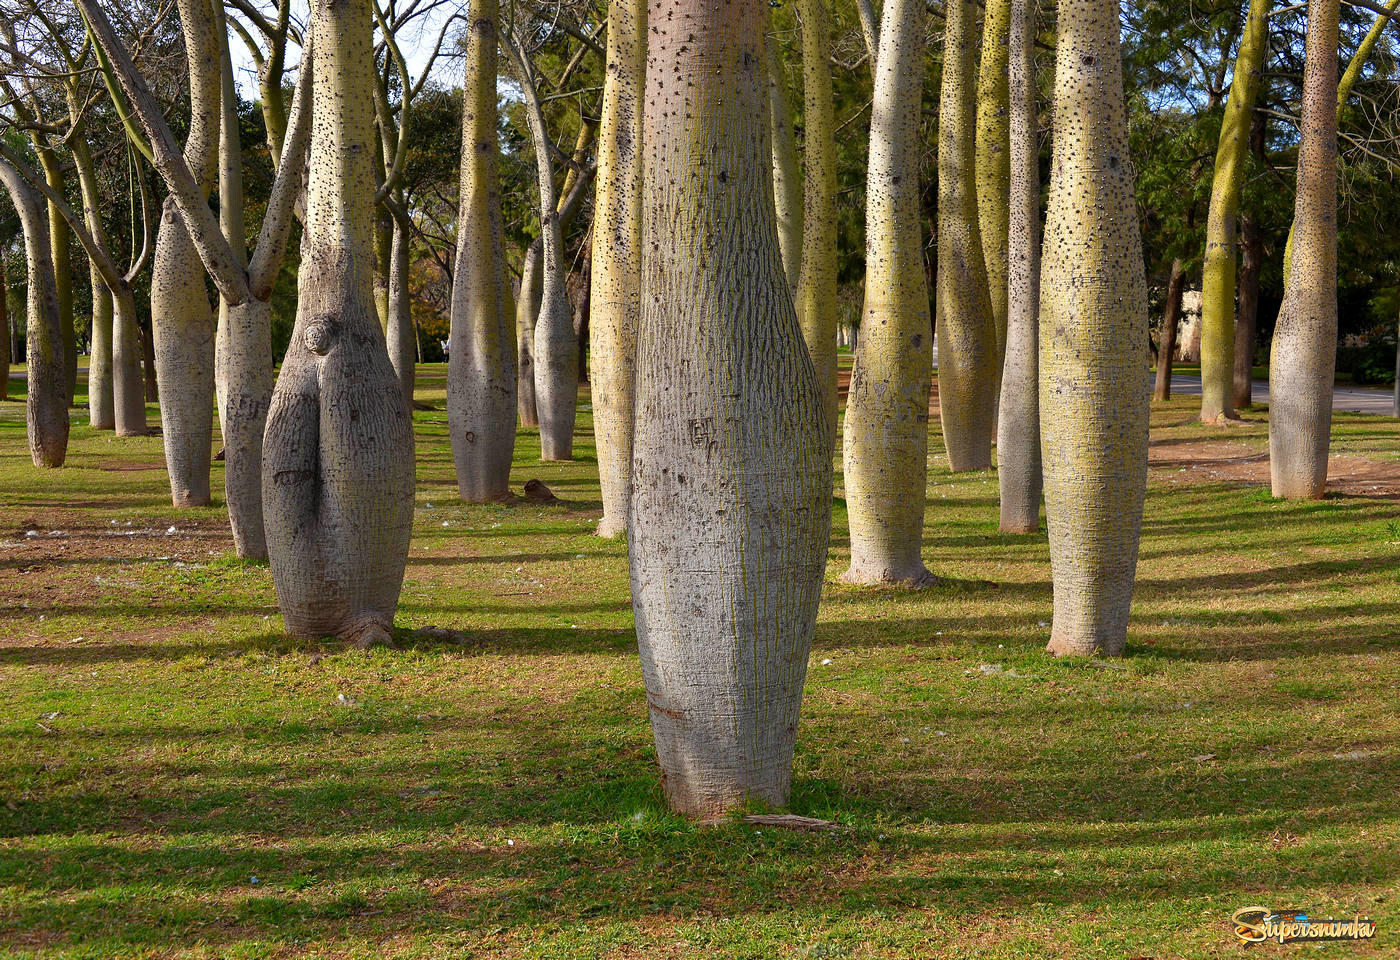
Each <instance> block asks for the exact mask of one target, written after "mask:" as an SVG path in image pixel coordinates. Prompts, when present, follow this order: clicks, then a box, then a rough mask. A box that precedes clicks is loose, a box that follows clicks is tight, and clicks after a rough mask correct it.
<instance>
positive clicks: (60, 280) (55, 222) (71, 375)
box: [33, 135, 145, 432]
mask: <svg viewBox="0 0 1400 960" xmlns="http://www.w3.org/2000/svg"><path fill="white" fill-rule="evenodd" d="M33 140H34V146H35V153H37V154H38V155H39V164H40V166H41V167H42V168H43V171H44V180H45V181H46V182H47V183H48V185H49V186H50V187H52V188H53V189H54V191H55V192H57V193H58V195H59V196H64V195H66V194H67V192H68V190H67V184H66V182H65V178H64V176H63V164H61V163H60V162H59V159H58V154H57V153H55V152H54V151H53V150H52V149H51V148H50V147H49V146H48V144H47V142H46V141H45V140H44V138H42V137H40V136H38V135H36V136H35V137H34V138H33ZM48 217H49V247H50V250H51V252H52V256H53V277H54V291H55V292H56V293H57V295H58V328H59V335H60V337H61V339H62V340H63V383H64V388H63V389H64V395H65V402H67V404H68V405H69V406H70V407H71V406H72V405H73V398H74V396H75V395H76V392H77V388H78V338H77V330H76V328H75V327H74V325H73V257H72V253H71V248H72V246H73V232H72V231H71V230H70V229H69V228H68V221H66V220H64V219H63V215H62V214H61V213H59V211H58V207H57V206H55V205H54V204H53V203H52V202H50V203H49V204H48ZM143 426H144V424H143ZM142 432H145V431H144V429H143V430H142Z"/></svg>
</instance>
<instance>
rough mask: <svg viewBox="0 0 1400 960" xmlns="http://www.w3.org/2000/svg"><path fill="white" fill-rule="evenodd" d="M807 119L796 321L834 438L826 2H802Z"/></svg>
mask: <svg viewBox="0 0 1400 960" xmlns="http://www.w3.org/2000/svg"><path fill="white" fill-rule="evenodd" d="M798 13H799V14H800V15H801V20H802V93H803V104H804V105H803V114H804V116H803V121H804V127H805V131H806V135H805V139H804V154H803V156H804V159H805V161H806V174H807V177H806V183H805V185H804V186H805V190H804V193H803V216H802V269H801V275H800V277H799V278H798V284H797V320H798V322H799V323H800V324H801V325H802V337H803V339H804V340H806V341H807V352H808V353H809V354H811V357H812V366H813V367H815V368H816V371H817V386H818V387H820V388H821V391H822V407H823V408H824V409H825V410H826V417H827V422H828V423H829V424H830V426H831V430H832V438H833V442H834V440H835V435H836V434H835V431H836V424H837V420H838V415H837V395H836V306H837V298H836V271H837V263H836V115H835V105H834V103H833V100H832V93H831V25H830V24H829V23H828V20H827V11H826V2H825V0H802V3H801V7H800V9H799V10H798Z"/></svg>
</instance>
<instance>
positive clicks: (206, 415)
mask: <svg viewBox="0 0 1400 960" xmlns="http://www.w3.org/2000/svg"><path fill="white" fill-rule="evenodd" d="M179 9H180V25H181V27H182V29H183V31H184V36H185V56H186V58H187V60H188V72H189V79H190V130H189V136H188V138H187V139H186V141H185V150H184V156H185V162H186V163H187V164H188V166H189V168H190V172H191V173H193V174H194V178H195V182H196V183H197V184H198V186H199V189H200V191H201V193H202V194H203V195H204V197H205V198H206V199H207V198H208V196H209V192H210V190H211V189H212V187H213V185H214V180H215V177H216V175H217V171H218V162H219V124H220V115H221V113H222V107H221V100H220V90H219V74H220V69H219V50H220V46H221V45H220V41H219V38H218V36H217V34H216V32H215V30H214V25H213V12H212V9H211V8H210V6H209V3H208V0H179ZM151 325H152V328H153V335H154V338H155V353H156V379H157V381H158V382H159V384H160V394H161V398H162V400H163V401H164V402H162V403H161V405H160V419H161V436H162V440H163V442H164V444H165V465H166V469H167V471H168V472H169V475H170V495H171V500H172V502H173V503H174V505H175V506H177V507H200V506H206V505H208V503H209V463H210V455H211V446H212V444H213V435H214V407H215V394H214V343H215V338H216V333H217V328H216V321H215V316H214V310H213V307H212V305H211V304H210V302H209V292H208V290H207V289H206V288H205V285H204V268H203V265H202V264H201V262H200V257H199V251H198V250H197V249H196V247H195V244H194V242H193V240H192V239H191V238H190V234H189V230H188V229H187V225H186V223H185V221H184V218H183V217H182V216H181V212H180V210H179V208H178V204H177V201H176V200H175V198H174V197H173V196H171V197H169V198H167V199H166V202H165V208H164V210H163V212H162V214H161V220H160V229H159V232H158V233H157V234H156V250H155V260H154V262H153V264H152V267H151ZM119 417H120V414H119ZM118 432H120V424H118Z"/></svg>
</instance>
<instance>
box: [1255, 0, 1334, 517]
mask: <svg viewBox="0 0 1400 960" xmlns="http://www.w3.org/2000/svg"><path fill="white" fill-rule="evenodd" d="M1337 6H1338V3H1337V0H1309V2H1308V33H1307V53H1306V58H1305V60H1304V69H1303V122H1302V134H1301V138H1300V141H1299V145H1298V195H1297V199H1296V201H1295V205H1294V215H1293V257H1292V273H1291V274H1290V275H1289V277H1288V284H1287V289H1286V290H1285V291H1284V299H1283V309H1282V310H1280V311H1279V318H1278V323H1277V324H1276V325H1275V327H1274V339H1273V346H1272V351H1271V356H1270V362H1269V473H1270V475H1271V477H1272V480H1273V492H1274V496H1276V497H1287V498H1289V499H1300V498H1310V499H1319V498H1321V497H1322V495H1323V494H1324V493H1325V492H1326V489H1327V450H1328V446H1329V444H1330V442H1331V439H1332V437H1331V434H1332V388H1333V383H1334V380H1335V377H1336V367H1337Z"/></svg>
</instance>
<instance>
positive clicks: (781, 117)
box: [765, 31, 810, 291]
mask: <svg viewBox="0 0 1400 960" xmlns="http://www.w3.org/2000/svg"><path fill="white" fill-rule="evenodd" d="M765 32H766V33H767V35H768V42H767V44H766V45H765V46H766V49H765V53H766V54H767V59H768V120H769V127H768V130H769V136H770V137H771V139H772V141H773V197H774V203H775V205H776V207H777V214H778V247H779V248H780V249H781V250H782V254H783V272H784V274H785V275H786V276H787V281H788V289H789V290H793V291H796V290H797V284H798V279H799V276H800V274H801V270H802V216H803V209H802V174H801V172H800V171H799V169H798V165H797V134H796V132H794V130H793V129H792V107H791V106H790V105H789V104H788V95H787V75H786V73H784V71H783V65H782V60H781V58H780V56H779V53H778V38H777V37H776V36H774V35H773V34H772V33H771V32H769V31H765ZM803 62H804V63H805V62H806V58H805V56H804V58H803ZM809 129H810V128H809Z"/></svg>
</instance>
